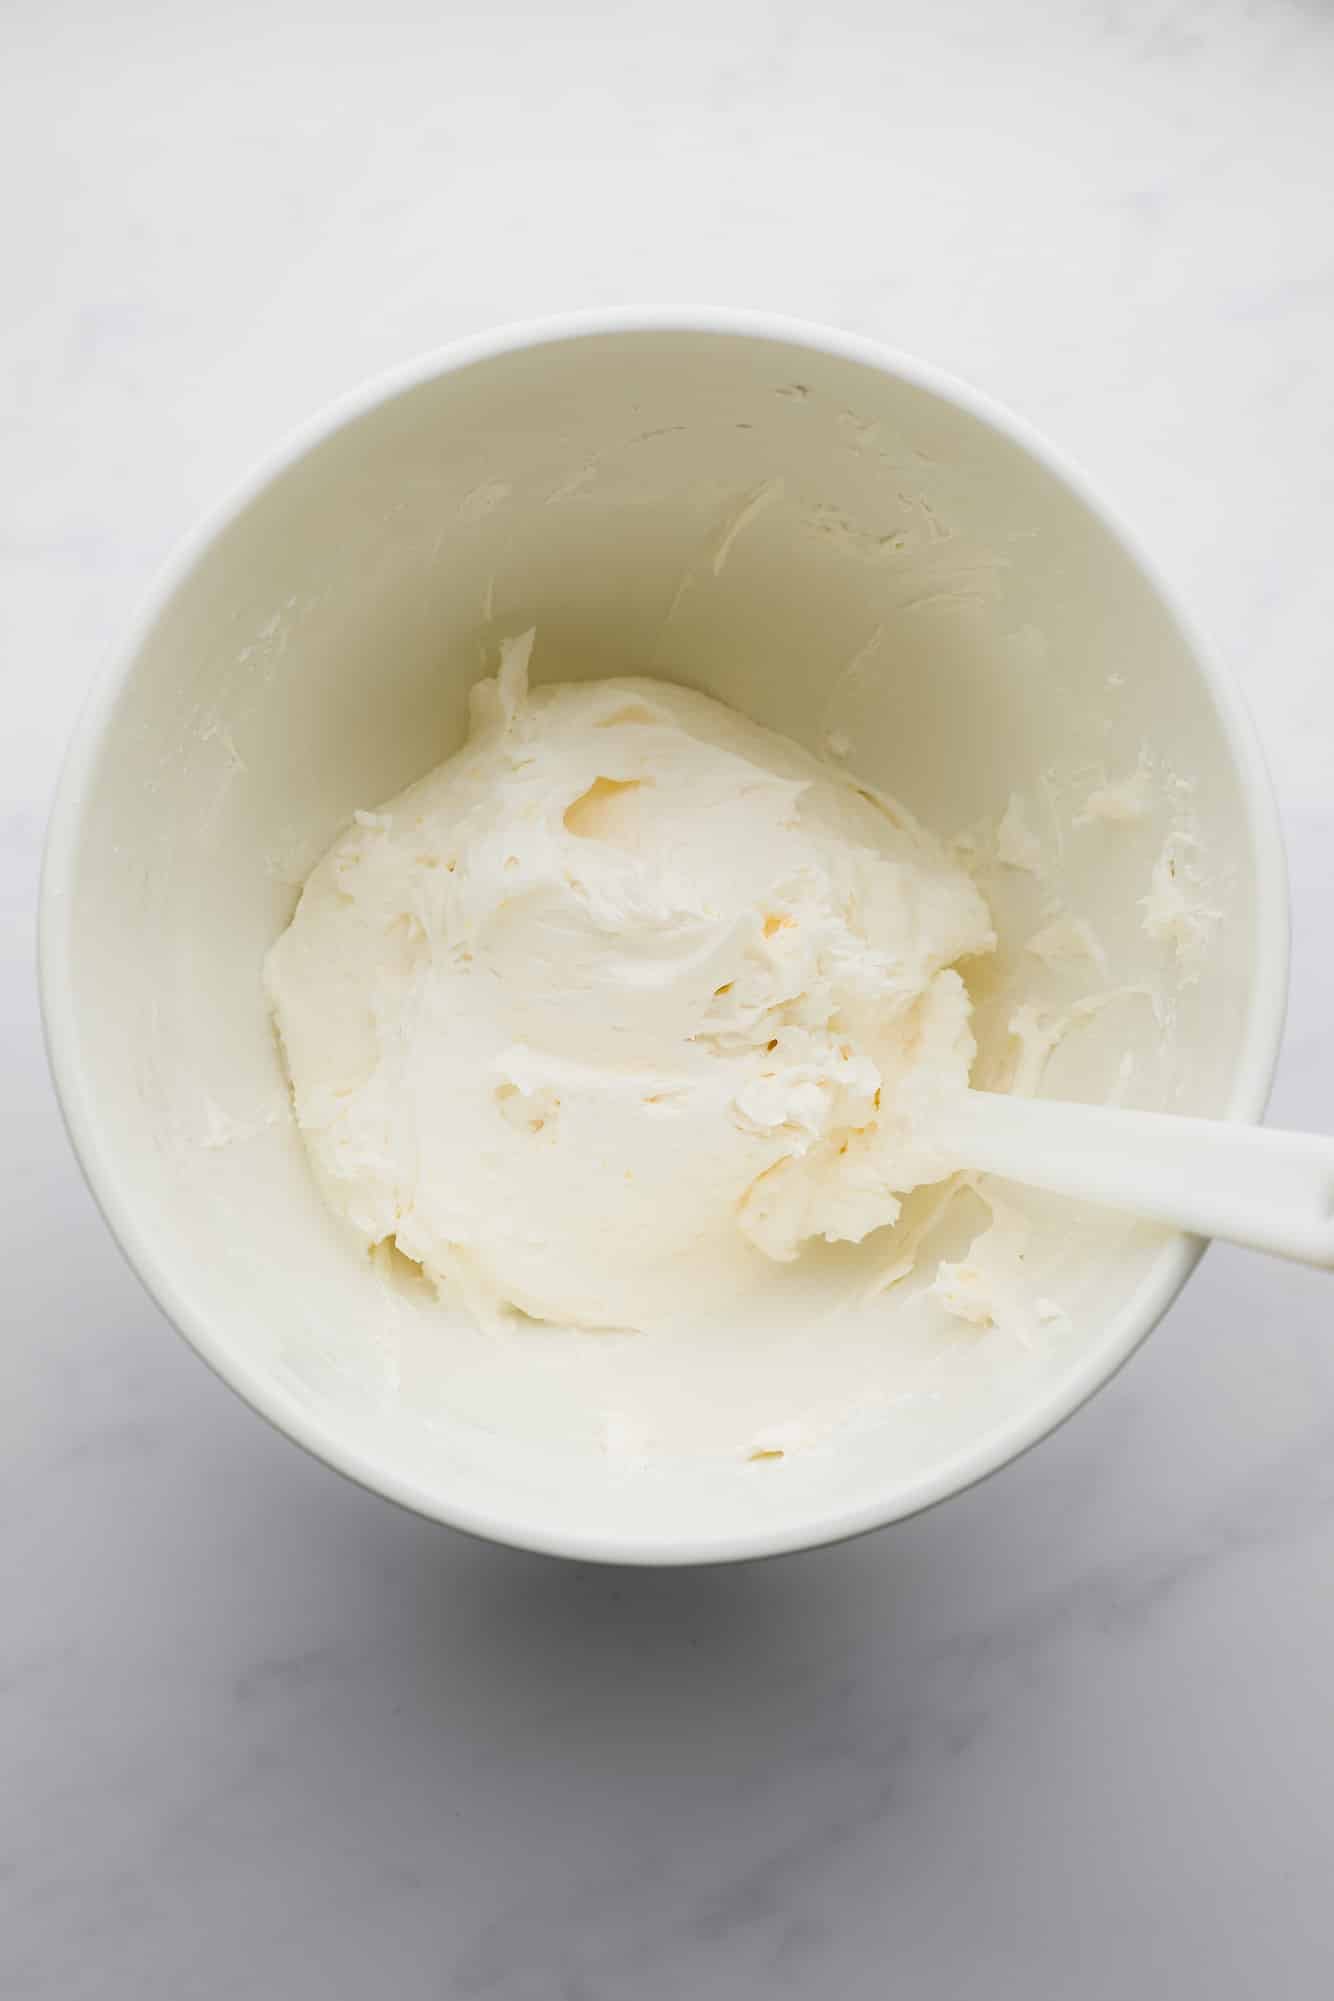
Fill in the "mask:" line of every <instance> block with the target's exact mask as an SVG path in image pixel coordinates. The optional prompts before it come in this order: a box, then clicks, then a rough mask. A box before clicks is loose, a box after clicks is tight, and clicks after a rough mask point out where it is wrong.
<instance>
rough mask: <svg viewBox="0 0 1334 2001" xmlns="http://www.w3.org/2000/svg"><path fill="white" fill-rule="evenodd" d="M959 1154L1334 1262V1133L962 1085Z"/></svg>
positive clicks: (1156, 1217) (952, 1130) (1060, 1188)
mask: <svg viewBox="0 0 1334 2001" xmlns="http://www.w3.org/2000/svg"><path fill="white" fill-rule="evenodd" d="M937 1130H938V1131H939V1133H940V1135H941V1137H942V1139H943V1141H944V1143H945V1144H946V1146H947V1147H949V1148H950V1149H951V1150H952V1151H953V1152H954V1153H955V1154H956V1155H957V1157H958V1160H959V1164H960V1166H966V1167H972V1168H977V1169H980V1170H982V1171H983V1172H985V1173H988V1174H999V1175H1003V1176H1004V1177H1005V1178H1006V1179H1007V1180H1010V1181H1022V1182H1025V1183H1027V1185H1028V1186H1029V1187H1031V1188H1045V1189H1048V1190H1049V1191H1051V1192H1052V1193H1054V1194H1058V1195H1070V1196H1073V1197H1075V1198H1077V1199H1078V1200H1080V1201H1085V1202H1100V1203H1103V1204H1105V1205H1107V1206H1108V1207H1110V1208H1115V1209H1124V1210H1125V1211H1126V1212H1127V1213H1128V1214H1129V1215H1132V1216H1143V1217H1147V1218H1151V1219H1152V1220H1153V1221H1154V1222H1158V1223H1171V1224H1174V1225H1175V1226H1176V1227H1177V1228H1178V1229H1181V1230H1190V1231H1193V1232H1194V1233H1196V1234H1197V1235H1199V1236H1203V1237H1225V1238H1227V1239H1229V1240H1230V1241H1231V1242H1232V1243H1236V1244H1248V1245H1250V1246H1251V1247H1252V1248H1253V1249H1255V1250H1261V1251H1272V1252H1274V1253H1275V1254H1276V1255H1277V1256H1279V1257H1284V1258H1296V1259H1299V1260H1300V1261H1301V1262H1302V1263H1304V1264H1313V1265H1324V1266H1326V1267H1334V1139H1330V1138H1326V1137H1325V1136H1324V1135H1323V1134H1320V1133H1290V1132H1270V1131H1268V1130H1266V1129H1265V1128H1264V1127H1260V1126H1246V1125H1228V1124H1225V1123H1223V1122H1222V1121H1219V1120H1214V1119H1189V1118H1177V1117H1176V1116H1175V1115H1174V1114H1172V1113H1170V1112H1138V1111H1124V1110H1121V1109H1119V1108H1118V1107H1115V1106H1111V1105H1070V1104H1061V1103H1058V1102H1055V1101H1053V1100H1051V1099H1047V1098H1012V1097H1007V1096H1001V1095H1000V1094H998V1093H996V1092H993V1091H961V1092H959V1093H958V1094H957V1095H956V1096H954V1097H951V1098H950V1100H949V1102H948V1104H947V1105H946V1106H944V1107H942V1109H941V1118H940V1123H939V1126H938V1128H937Z"/></svg>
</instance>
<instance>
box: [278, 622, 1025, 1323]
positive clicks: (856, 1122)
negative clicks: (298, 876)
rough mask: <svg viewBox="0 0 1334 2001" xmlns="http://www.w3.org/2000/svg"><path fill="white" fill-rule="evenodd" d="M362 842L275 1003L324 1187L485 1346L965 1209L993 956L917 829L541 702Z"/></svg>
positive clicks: (699, 719)
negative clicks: (485, 1340) (980, 976)
mask: <svg viewBox="0 0 1334 2001" xmlns="http://www.w3.org/2000/svg"><path fill="white" fill-rule="evenodd" d="M532 644H533V634H532V633H531V632H529V633H526V634H524V635H523V636H522V637H521V638H518V639H511V640H509V641H506V642H505V644H504V647H503V650H502V659H501V665H500V669H499V672H498V673H497V674H496V676H495V677H494V678H489V679H486V680H483V681H482V682H480V683H479V684H478V686H477V687H476V688H475V689H474V690H473V696H472V717H471V728H470V732H469V736H468V740H467V742H466V744H465V745H464V747H463V748H462V749H461V750H460V751H459V752H458V753H457V754H456V755H455V756H453V757H451V758H449V759H448V760H447V761H446V762H445V763H444V764H443V765H441V766H440V767H439V768H438V769H437V770H435V771H433V772H431V773H430V774H429V775H428V776H427V777H425V778H423V779H421V780H420V781H419V782H418V783H417V784H415V785H412V786H410V787H409V788H408V790H407V791H405V792H403V793H401V794H400V795H399V796H398V797H397V798H395V799H393V800H391V801H389V802H388V803H387V804H385V805H383V806H381V807H379V808H378V809H377V810H375V811H373V812H372V811H365V812H361V813H359V814H358V815H357V817H356V820H355V822H354V824H353V825H352V826H351V827H350V828H349V829H348V830H347V832H346V833H345V834H344V835H343V836H342V837H341V838H340V839H339V840H338V841H337V842H336V843H335V844H334V846H333V847H332V849H331V850H330V851H329V853H328V854H327V855H326V856H325V857H324V859H323V860H322V861H321V862H320V863H319V865H318V867H317V868H316V869H315V871H314V873H313V874H312V875H311V877H310V879H309V881H308V883H307V884H306V887H305V890H304V893H303V895H302V897H301V900H300V903H299V905H298V908H297V911H296V915H295V917H294V919H293V921H292V923H291V925H290V927H289V928H288V929H287V931H286V932H284V934H283V935H282V936H281V937H280V938H279V940H278V941H277V943H276V944H275V945H274V947H273V948H272V950H271V952H270V954H269V957H268V961H267V965H266V981H267V987H268V992H269V996H270V1000H271V1003H272V1007H273V1011H274V1015H275V1018H276V1020H277V1023H278V1026H279V1029H280V1033H281V1038H282V1043H283V1047H284V1050H285V1052H286V1059H287V1064H288V1069H289V1073H290V1077H291V1081H292V1085H293V1093H294V1101H295V1106H296V1115H297V1120H298V1123H299V1126H300V1129H301V1132H302V1134H303V1136H304V1139H305V1142H306V1145H307V1148H308V1151H309V1154H310V1158H311V1161H312V1163H313V1165H314V1168H315V1171H316V1174H317V1177H318V1179H319V1182H320V1185H321V1188H322V1190H323V1192H324V1195H325V1197H326V1200H327V1201H328V1203H329V1204H330V1206H331V1207H332V1208H333V1209H334V1210H335V1211H336V1212H337V1213H338V1214H339V1215H340V1216H342V1217H343V1218H345V1219H346V1221H347V1223H348V1224H349V1225H350V1227H351V1229H352V1230H353V1231H354V1232H355V1233H356V1235H357V1237H358V1238H359V1239H360V1240H361V1242H362V1243H363V1245H365V1246H366V1247H367V1248H368V1249H373V1248H375V1247H377V1246H382V1245H389V1244H392V1245H393V1246H395V1247H396V1249H397V1250H398V1251H399V1252H401V1253H402V1254H403V1255H404V1256H405V1257H407V1258H408V1259H410V1260H412V1261H413V1262H414V1263H415V1264H417V1265H419V1266H420V1267H421V1268H422V1270H423V1271H424V1272H425V1274H426V1275H427V1276H428V1278H429V1279H430V1280H431V1281H432V1282H433V1283H434V1284H435V1285H436V1287H437V1288H438V1289H439V1290H440V1292H441V1294H442V1296H445V1297H448V1298H450V1299H461V1300H462V1301H463V1302H465V1303H466V1305H467V1307H468V1309H469V1310H470V1312H471V1314H472V1316H473V1318H474V1319H475V1320H476V1321H478V1322H479V1323H480V1324H481V1325H482V1326H484V1327H492V1328H494V1327H496V1326H498V1325H501V1324H505V1323H508V1322H511V1321H513V1319H514V1318H515V1316H516V1315H526V1316H529V1317H530V1318H531V1319H533V1320H538V1321H547V1322H555V1323H558V1324H560V1325H562V1326H566V1327H578V1328H587V1329H609V1328H625V1329H650V1328H655V1327H663V1326H670V1325H672V1324H673V1323H677V1322H681V1321H683V1320H685V1319H687V1318H689V1317H690V1316H692V1315H695V1316H697V1315H699V1314H701V1313H704V1312H706V1311H709V1310H711V1309H715V1308H716V1307H717V1304H718V1302H719V1300H720V1298H727V1297H733V1298H735V1297H736V1296H738V1295H740V1294H743V1293H745V1292H746V1291H747V1290H751V1289H754V1288H756V1287H761V1286H763V1285H765V1284H767V1283H770V1282H771V1281H772V1278H773V1274H774V1271H775V1268H776V1267H781V1266H785V1265H792V1264H798V1263H801V1262H803V1261H804V1260H806V1259H807V1257H808V1254H809V1253H810V1252H811V1250H812V1247H814V1246H817V1245H819V1244H820V1243H821V1242H823V1243H828V1244H859V1243H861V1242H863V1240H864V1239H866V1238H867V1237H869V1236H870V1235H871V1233H872V1232H874V1231H876V1230H880V1229H884V1228H885V1226H887V1225H890V1224H892V1223H894V1222H895V1220H896V1218H897V1217H898V1216H899V1212H900V1207H901V1203H902V1200H903V1197H904V1196H905V1195H906V1194H907V1193H908V1192H909V1191H911V1190H913V1189H915V1188H918V1187H920V1186H922V1185H923V1184H929V1183H933V1182H938V1181H942V1180H944V1179H946V1177H948V1176H949V1174H950V1172H951V1163H950V1161H949V1160H948V1159H947V1158H945V1157H944V1156H943V1155H941V1154H940V1152H939V1151H938V1149H936V1148H935V1146H934V1145H933V1142H932V1123H933V1122H932V1116H931V1107H932V1102H933V1099H934V1097H935V1096H936V1094H938V1093H939V1092H941V1091H949V1090H953V1089H957V1088H958V1087H960V1086H962V1085H964V1084H965V1083H966V1082H967V1081H968V1077H969V1073H970V1069H971V1066H972V1062H973V1058H974V1054H975V1043H974V1037H973V1030H972V1025H971V1015H972V1003H971V1000H970V996H969V990H968V986H967V984H966V979H965V975H966V973H967V972H968V970H969V966H970V962H979V963H980V962H982V961H983V960H984V959H985V955H987V954H989V953H991V952H992V950H993V949H994V946H995V943H996V939H995V932H994V928H993V924H992V918H991V914H990V911H989V909H988V906H987V903H986V901H985V900H984V898H983V896H982V895H981V893H980V892H979V890H978V888H977V886H976V884H975V883H974V881H973V879H972V877H971V876H970V874H969V873H967V872H966V870H965V869H964V867H963V866H962V865H961V863H960V862H959V861H958V860H956V859H953V858H951V857H950V856H949V855H948V854H947V853H946V851H945V849H944V848H943V847H942V846H941V845H940V844H939V843H938V842H937V841H936V839H935V838H934V837H933V836H932V835H931V834H930V833H928V832H927V831H926V830H925V829H924V828H922V827H921V826H919V825H918V824H917V823H916V821H915V820H914V819H913V818H912V817H911V816H910V815H909V814H908V813H907V812H905V811H904V810H903V809H902V808H900V807H898V806H897V805H895V804H894V803H893V802H892V801H891V800H889V799H887V798H885V797H883V796H882V795H881V794H879V793H878V792H875V791H873V790H871V789H869V788H867V787H865V786H862V785H859V784H858V783H857V781H856V780H855V779H854V778H853V777H851V776H849V775H848V774H847V773H845V772H844V771H843V770H841V769H835V768H831V767H830V766H829V765H827V764H823V763H821V762H820V761H819V760H817V759H816V758H814V757H812V756H811V755H810V754H809V753H808V752H806V751H804V750H802V749H800V748H799V747H798V746H797V745H795V744H793V743H791V742H789V741H787V740H785V739H784V738H782V737H779V736H776V735H775V734H773V733H772V732H770V731H768V730H765V729H762V728H761V727H759V726H758V725H757V724H754V723H752V722H749V721H747V720H746V719H745V718H743V717H742V716H740V715H738V714H736V713H735V712H734V711H732V710H730V709H728V708H726V707H724V706H723V705H722V704H721V703H719V702H716V701H714V700H712V699H711V698H709V697H706V696H704V695H701V694H698V693H695V692H694V691H692V690H690V689H687V688H683V687H678V686H675V685H672V684H669V683H666V682H660V681H653V680H643V679H612V680H604V681H596V682H588V683H582V684H575V685H568V686H551V687H542V688H538V689H536V690H533V691H530V690H529V687H528V660H529V654H530V651H531V648H532Z"/></svg>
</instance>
